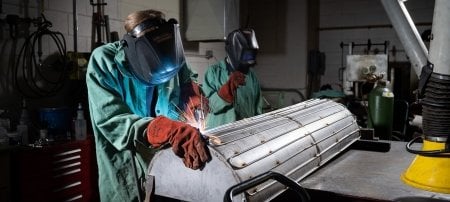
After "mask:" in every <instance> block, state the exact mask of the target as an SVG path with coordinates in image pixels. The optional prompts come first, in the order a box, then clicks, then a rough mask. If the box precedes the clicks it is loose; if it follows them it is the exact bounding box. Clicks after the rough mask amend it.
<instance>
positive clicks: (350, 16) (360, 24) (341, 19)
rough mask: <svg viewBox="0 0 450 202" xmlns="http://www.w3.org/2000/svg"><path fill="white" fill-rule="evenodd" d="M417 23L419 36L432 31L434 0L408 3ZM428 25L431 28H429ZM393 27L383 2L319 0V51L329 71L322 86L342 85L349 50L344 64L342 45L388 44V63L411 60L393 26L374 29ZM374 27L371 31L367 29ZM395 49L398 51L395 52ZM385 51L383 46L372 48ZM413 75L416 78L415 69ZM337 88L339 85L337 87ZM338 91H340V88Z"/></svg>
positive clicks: (362, 49)
mask: <svg viewBox="0 0 450 202" xmlns="http://www.w3.org/2000/svg"><path fill="white" fill-rule="evenodd" d="M405 5H406V7H407V8H408V12H409V13H410V15H411V17H412V20H413V21H414V23H424V24H425V25H420V26H417V29H418V31H419V34H420V33H422V32H423V31H424V30H426V29H431V22H432V18H433V8H434V0H430V1H423V0H408V1H406V2H405ZM427 24H429V25H427ZM380 25H386V26H388V25H391V22H390V20H389V18H388V17H387V14H386V12H385V10H384V8H383V6H382V4H381V1H372V0H346V1H341V0H320V28H319V31H320V32H319V33H320V36H319V37H320V38H319V43H320V45H319V46H320V51H322V52H324V53H325V55H326V70H325V74H324V75H323V77H322V81H321V83H322V84H340V83H342V82H341V81H339V79H338V78H339V77H338V71H339V68H341V67H342V66H343V65H344V66H345V55H347V54H348V48H344V52H343V53H344V64H343V65H342V62H341V48H340V46H339V44H340V43H341V42H343V43H347V44H348V43H351V42H354V43H358V44H361V43H367V42H368V39H370V40H371V42H372V43H384V41H389V46H388V51H389V61H390V62H401V61H408V59H407V56H406V53H405V52H404V50H403V46H402V44H401V43H400V40H399V38H398V37H397V34H396V32H395V30H394V29H393V28H391V27H386V26H385V27H373V26H380ZM368 27H372V28H368ZM394 46H395V49H396V50H395V51H394ZM375 48H378V49H379V50H380V51H381V52H383V47H382V46H373V47H372V48H371V49H372V50H374V49H375ZM363 51H364V47H356V48H355V49H354V53H355V54H357V53H359V54H363ZM411 75H413V76H415V73H414V70H412V72H411ZM334 87H336V86H334ZM337 90H338V89H337Z"/></svg>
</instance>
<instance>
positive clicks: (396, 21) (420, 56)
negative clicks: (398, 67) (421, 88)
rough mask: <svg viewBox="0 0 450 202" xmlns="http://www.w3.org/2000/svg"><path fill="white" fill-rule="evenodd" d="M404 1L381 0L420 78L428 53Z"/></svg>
mask: <svg viewBox="0 0 450 202" xmlns="http://www.w3.org/2000/svg"><path fill="white" fill-rule="evenodd" d="M404 1H405V0H381V3H382V4H383V7H384V9H385V10H386V13H387V15H388V17H389V19H390V20H391V23H392V25H393V27H394V29H395V31H396V32H397V36H398V38H399V39H400V42H401V43H402V45H403V47H404V49H405V51H406V55H408V57H409V59H410V60H411V64H412V67H413V68H414V71H415V72H416V74H417V75H418V76H420V72H421V69H422V67H423V66H425V65H426V64H427V55H428V51H427V48H426V47H425V44H424V43H423V41H422V39H421V37H420V34H419V32H418V31H417V28H416V27H415V25H414V22H413V21H412V19H411V16H410V15H409V13H408V11H407V10H406V7H405V4H404Z"/></svg>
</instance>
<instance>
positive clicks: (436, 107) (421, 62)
mask: <svg viewBox="0 0 450 202" xmlns="http://www.w3.org/2000/svg"><path fill="white" fill-rule="evenodd" d="M381 2H382V3H383V6H384V8H385V10H386V12H387V14H388V16H389V18H390V20H391V22H392V24H393V25H394V28H395V30H396V32H397V34H398V37H399V38H400V41H401V42H402V44H403V46H404V48H405V50H406V52H407V54H408V56H409V58H410V59H411V63H412V64H413V67H414V69H415V70H416V73H418V74H419V73H420V81H419V91H420V92H421V93H422V94H424V98H423V99H422V116H423V123H422V124H423V133H424V135H423V136H422V137H418V138H415V139H413V140H412V141H411V142H409V143H408V144H407V148H406V149H407V150H408V151H409V152H412V153H414V154H417V156H416V158H415V159H414V161H413V162H412V163H411V165H410V166H409V168H408V169H407V170H406V171H405V172H404V173H403V174H402V175H401V179H402V180H403V181H404V182H405V183H406V184H408V185H411V186H413V187H416V188H420V189H424V190H428V191H434V192H440V193H447V194H449V193H450V140H449V135H450V26H449V25H450V1H448V0H436V1H435V8H434V15H433V25H432V34H431V39H430V41H431V43H430V52H429V54H428V57H427V50H426V48H425V46H424V44H423V42H422V40H421V39H420V37H419V34H418V32H417V29H416V28H415V27H414V24H413V23H412V20H411V17H410V16H409V14H408V12H407V10H406V7H405V5H404V4H403V2H404V1H403V0H396V1H392V0H382V1H381ZM427 61H428V62H427ZM420 67H423V68H422V69H420ZM418 139H423V145H422V150H415V149H413V148H412V147H411V145H412V144H413V143H414V142H416V141H417V140H418Z"/></svg>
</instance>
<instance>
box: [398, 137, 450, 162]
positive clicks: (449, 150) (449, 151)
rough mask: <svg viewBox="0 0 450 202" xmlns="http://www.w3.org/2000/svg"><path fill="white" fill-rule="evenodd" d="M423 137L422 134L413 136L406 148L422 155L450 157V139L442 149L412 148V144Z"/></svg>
mask: <svg viewBox="0 0 450 202" xmlns="http://www.w3.org/2000/svg"><path fill="white" fill-rule="evenodd" d="M419 139H423V137H422V136H418V137H415V138H413V139H412V140H411V141H409V142H408V144H406V150H407V151H408V152H410V153H413V154H417V155H422V156H429V157H447V158H448V157H450V148H449V141H447V142H446V148H445V149H441V150H425V151H421V150H414V149H412V148H411V145H412V144H414V143H415V142H417V140H419Z"/></svg>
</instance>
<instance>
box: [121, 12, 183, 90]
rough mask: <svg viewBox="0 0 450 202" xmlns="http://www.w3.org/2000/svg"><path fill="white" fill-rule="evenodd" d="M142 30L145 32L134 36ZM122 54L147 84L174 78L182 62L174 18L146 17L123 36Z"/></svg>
mask: <svg viewBox="0 0 450 202" xmlns="http://www.w3.org/2000/svg"><path fill="white" fill-rule="evenodd" d="M142 31H146V33H145V34H144V35H142V36H140V37H136V36H137V35H138V34H139V33H141V32H142ZM122 43H123V44H124V50H125V55H126V57H127V60H128V62H129V63H130V65H129V66H130V70H131V73H132V74H133V75H134V76H135V77H136V78H138V79H139V80H141V81H142V82H143V83H145V84H147V85H158V84H161V83H164V82H166V81H168V80H170V79H171V78H172V77H174V76H175V75H176V74H177V73H178V70H180V68H181V67H182V66H183V65H184V63H185V58H184V51H183V44H182V42H181V37H180V31H179V28H178V24H177V22H176V20H174V19H170V20H169V21H167V22H166V21H165V20H154V19H151V20H146V21H144V22H142V23H140V24H139V25H137V26H136V27H135V28H134V29H133V30H132V31H131V32H130V33H127V34H125V35H124V37H123V40H122Z"/></svg>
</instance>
